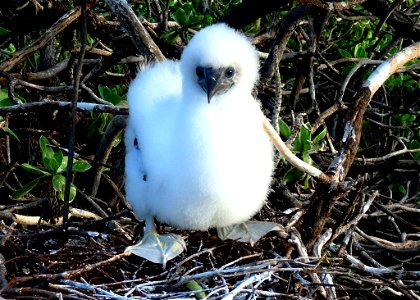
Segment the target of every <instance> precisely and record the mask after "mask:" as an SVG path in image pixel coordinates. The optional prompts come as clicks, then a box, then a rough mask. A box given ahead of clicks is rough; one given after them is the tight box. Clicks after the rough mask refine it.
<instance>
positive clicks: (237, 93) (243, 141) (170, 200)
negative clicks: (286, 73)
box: [125, 25, 273, 230]
mask: <svg viewBox="0 0 420 300" xmlns="http://www.w3.org/2000/svg"><path fill="white" fill-rule="evenodd" d="M217 26H219V25H216V26H213V31H214V27H216V29H217ZM219 27H223V28H221V29H225V28H224V27H226V26H224V25H220V26H219ZM226 28H227V27H226ZM227 30H228V32H227V33H228V34H227V37H226V38H227V39H230V37H229V34H232V32H231V31H233V30H232V29H230V28H227ZM209 31H210V32H208V35H209V36H211V34H212V32H211V30H209ZM235 34H237V33H236V32H235ZM197 35H198V34H197ZM213 35H214V33H213ZM205 38H206V36H205V35H204V34H202V35H201V40H200V37H197V39H196V40H195V43H194V38H193V40H192V41H191V42H190V45H188V46H187V49H186V50H185V51H184V53H183V56H182V58H181V61H180V62H173V61H166V62H163V63H159V64H156V65H154V66H151V67H149V68H148V69H146V70H145V71H143V72H141V73H140V74H139V75H138V76H137V78H136V79H135V80H134V81H133V82H132V84H131V86H130V89H129V93H128V102H129V109H130V117H129V120H128V125H127V129H126V135H125V143H126V149H127V154H126V194H127V198H128V200H129V202H130V203H131V205H132V207H133V210H134V212H135V213H136V215H137V216H138V217H139V218H140V219H145V218H147V216H149V215H152V216H154V217H156V218H157V219H158V220H159V221H161V222H165V223H168V224H170V225H172V226H174V227H176V228H180V229H194V230H207V229H208V228H212V227H225V226H228V225H232V224H237V223H241V222H244V221H246V220H248V219H250V218H251V217H252V216H253V215H254V214H255V213H257V212H258V210H259V209H260V208H261V207H262V206H263V204H264V201H265V199H266V196H267V193H268V189H269V185H270V182H271V173H272V169H273V149H272V145H271V143H270V141H269V138H268V137H267V135H266V134H265V132H264V130H263V125H262V113H261V110H260V107H259V104H258V103H257V102H256V100H255V99H254V98H253V97H252V96H251V90H252V86H253V84H254V82H255V80H256V78H257V73H256V70H257V67H255V65H257V66H258V64H257V58H256V55H255V50H254V49H253V47H252V46H251V45H249V48H248V49H247V51H248V53H247V55H248V56H249V57H250V60H251V61H248V63H250V64H251V66H250V68H247V67H246V66H242V65H241V64H243V62H242V60H241V58H240V57H238V55H236V56H235V55H231V56H230V57H229V56H228V57H227V58H219V57H218V56H217V51H218V50H217V49H219V48H220V47H219V48H217V47H216V48H215V49H213V50H209V49H208V47H206V46H205V43H204V42H203V40H204V39H205ZM215 38H217V37H215ZM223 38H224V37H223V36H222V37H220V36H219V40H220V39H223ZM241 39H242V40H245V38H244V37H243V36H240V39H239V40H241ZM216 42H218V41H216ZM220 42H223V40H222V41H219V43H220ZM245 42H247V41H246V40H245ZM227 46H229V45H227ZM208 51H210V52H211V55H212V56H213V57H211V58H209V60H208V61H206V59H205V57H206V55H205V54H206V52H208ZM203 52H204V53H203ZM215 52H216V53H215ZM220 55H222V52H221V53H220ZM203 56H204V58H203ZM239 56H240V55H239ZM207 57H208V56H207ZM215 60H216V61H215ZM210 64H212V66H213V67H215V68H219V67H225V66H231V65H232V66H234V67H235V70H236V71H237V78H236V77H235V78H234V79H235V81H234V83H233V85H232V87H230V88H229V89H227V90H226V91H223V92H222V93H218V94H216V95H214V96H213V97H212V99H211V101H210V100H209V101H208V99H207V97H206V93H204V92H203V90H202V89H201V88H200V86H199V85H198V84H197V78H196V76H197V75H196V74H195V70H196V67H197V66H199V65H200V66H202V65H204V66H208V65H210ZM248 73H255V74H248Z"/></svg>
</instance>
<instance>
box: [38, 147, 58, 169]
mask: <svg viewBox="0 0 420 300" xmlns="http://www.w3.org/2000/svg"><path fill="white" fill-rule="evenodd" d="M42 162H43V163H44V167H45V168H46V169H47V170H48V171H49V172H50V173H52V174H55V173H57V169H58V168H59V167H60V165H59V164H58V162H57V161H56V160H55V158H54V151H53V157H52V158H50V157H47V156H46V157H44V158H43V159H42Z"/></svg>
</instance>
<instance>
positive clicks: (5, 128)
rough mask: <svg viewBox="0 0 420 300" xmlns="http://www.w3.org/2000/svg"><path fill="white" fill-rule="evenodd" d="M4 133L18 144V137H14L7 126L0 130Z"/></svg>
mask: <svg viewBox="0 0 420 300" xmlns="http://www.w3.org/2000/svg"><path fill="white" fill-rule="evenodd" d="M2 129H3V131H4V132H6V133H7V134H8V135H9V136H10V137H11V138H12V139H14V140H15V141H17V142H20V140H19V138H18V136H17V135H16V133H14V132H13V130H11V129H10V128H9V127H8V126H5V127H3V128H2Z"/></svg>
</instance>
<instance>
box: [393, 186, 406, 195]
mask: <svg viewBox="0 0 420 300" xmlns="http://www.w3.org/2000/svg"><path fill="white" fill-rule="evenodd" d="M396 185H397V189H398V190H399V191H400V193H401V194H403V195H405V194H407V190H406V189H405V187H404V186H403V185H402V184H400V183H397V184H396Z"/></svg>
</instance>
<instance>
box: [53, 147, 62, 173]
mask: <svg viewBox="0 0 420 300" xmlns="http://www.w3.org/2000/svg"><path fill="white" fill-rule="evenodd" d="M63 157H64V156H63V152H61V150H58V151H56V152H55V153H54V160H55V161H56V162H57V164H58V167H57V169H58V168H59V167H60V166H61V164H62V163H63ZM57 169H55V172H57Z"/></svg>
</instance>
